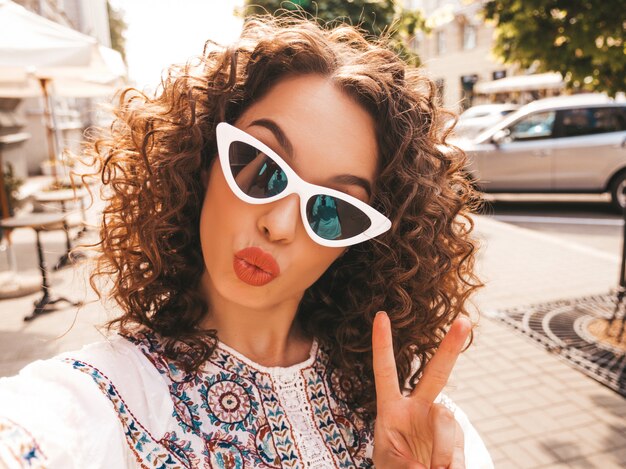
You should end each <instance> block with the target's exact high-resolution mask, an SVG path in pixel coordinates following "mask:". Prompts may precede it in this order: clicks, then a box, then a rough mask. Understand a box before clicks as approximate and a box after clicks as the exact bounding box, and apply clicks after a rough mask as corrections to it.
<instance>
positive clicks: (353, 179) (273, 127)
mask: <svg viewBox="0 0 626 469" xmlns="http://www.w3.org/2000/svg"><path fill="white" fill-rule="evenodd" d="M250 125H251V126H253V125H257V126H259V127H264V128H266V129H267V130H269V131H270V132H272V135H274V138H276V141H277V142H278V144H279V145H280V146H281V147H282V148H283V149H284V150H285V152H286V153H287V156H289V157H290V158H291V159H293V145H292V144H291V141H290V140H289V138H287V135H285V132H283V129H281V128H280V127H279V125H278V124H277V123H276V122H274V121H273V120H271V119H257V120H255V121H252V123H251V124H250ZM330 180H331V182H334V183H337V184H348V185H354V186H359V187H361V188H363V190H365V192H367V196H368V197H372V185H371V184H370V182H369V181H368V180H367V179H365V178H362V177H359V176H355V175H353V174H339V175H337V176H334V177H332V178H331V179H330Z"/></svg>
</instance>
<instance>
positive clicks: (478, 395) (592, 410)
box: [0, 217, 626, 469]
mask: <svg viewBox="0 0 626 469" xmlns="http://www.w3.org/2000/svg"><path fill="white" fill-rule="evenodd" d="M475 220H476V233H477V236H478V238H479V240H480V242H481V244H482V248H481V251H480V256H479V262H478V270H479V273H480V275H481V276H482V278H483V280H484V281H485V282H486V283H487V286H486V288H484V289H483V290H481V291H480V292H479V293H478V294H477V295H475V297H474V304H475V307H476V309H477V310H480V311H481V320H480V325H479V327H478V329H477V333H476V339H475V344H474V346H473V347H472V348H470V350H469V351H468V352H466V353H465V354H464V355H463V356H462V357H461V358H460V361H459V364H458V365H457V367H456V369H455V372H454V375H453V377H452V380H451V382H450V385H449V386H448V390H447V392H448V394H449V395H450V396H451V397H452V398H453V399H454V400H455V401H456V402H457V403H458V404H459V405H460V406H461V407H462V408H463V409H464V410H465V411H466V412H467V414H468V415H469V416H470V419H471V420H472V422H473V423H474V425H475V426H476V428H477V429H478V431H479V432H480V434H481V435H482V436H483V438H484V440H485V442H486V444H487V446H488V448H489V450H490V451H491V454H492V456H493V458H494V461H495V463H496V467H498V468H518V467H519V468H539V467H546V468H559V467H573V468H603V469H606V468H623V467H626V423H625V422H626V399H624V398H622V397H620V396H619V395H617V394H616V393H614V392H613V391H611V390H609V389H607V388H605V387H604V386H602V385H601V384H599V383H597V382H595V381H593V380H592V379H590V378H588V377H586V376H585V375H583V374H581V373H580V372H578V371H576V370H574V369H572V368H571V367H570V366H569V365H567V364H566V363H564V362H563V361H561V360H560V359H559V358H558V357H556V356H554V355H551V354H550V353H549V352H547V351H545V350H543V349H542V348H540V347H539V346H538V345H536V344H535V343H534V342H532V341H531V340H530V339H527V338H526V337H524V336H522V335H521V334H519V333H517V332H515V331H513V330H512V329H509V328H507V327H506V326H504V325H503V324H501V323H499V322H496V321H495V320H493V319H490V318H489V312H490V311H494V310H496V309H501V308H509V307H513V306H520V305H525V304H531V303H537V302H543V301H549V300H555V299H559V298H571V297H577V296H584V295H587V294H595V293H605V292H606V291H607V290H609V289H610V288H612V287H614V286H615V284H616V281H617V278H618V269H619V258H618V254H617V253H616V255H615V256H612V255H610V254H606V253H603V252H601V251H599V250H595V249H593V248H587V247H583V246H580V245H577V244H573V243H568V242H562V241H560V240H557V239H556V238H554V237H551V236H549V235H544V234H538V233H536V232H533V231H530V230H527V229H524V228H518V227H515V226H512V225H508V224H505V223H502V222H498V221H495V220H493V219H490V218H488V217H476V219H475ZM43 236H44V238H43V239H44V246H45V249H46V256H47V257H48V258H49V259H50V263H51V264H53V263H54V261H55V260H56V258H57V257H58V256H59V255H60V254H61V253H62V252H63V237H62V234H61V233H58V232H57V233H45V234H44V235H43ZM90 236H91V239H94V238H95V236H96V234H95V233H92V234H91V235H90ZM87 239H89V237H88V238H87ZM14 244H15V250H16V254H17V257H18V259H19V264H20V270H21V271H22V272H29V271H30V272H31V274H35V275H36V273H37V271H36V257H35V253H34V249H33V246H34V234H33V233H32V232H30V231H28V230H16V231H15V232H14ZM3 262H5V260H4V259H0V269H2V268H4V266H3V264H2V263H3ZM87 268H88V267H87V266H85V267H82V268H77V269H74V270H73V269H66V270H63V271H61V272H58V273H55V274H54V275H53V279H54V283H53V288H54V291H55V292H57V293H60V294H64V295H67V296H71V297H72V298H74V299H85V300H87V301H89V300H95V295H93V294H86V293H84V292H85V291H86V290H87V289H86V286H87V282H86V271H87V270H86V269H87ZM36 298H37V295H31V296H28V297H24V298H19V299H13V300H3V301H0V376H6V375H11V374H14V373H15V372H17V371H18V370H19V369H20V368H21V367H22V366H24V365H25V364H26V363H29V362H30V361H32V360H34V359H37V358H46V357H50V356H52V355H54V354H56V353H58V352H61V351H65V350H72V349H76V348H78V347H80V346H81V345H82V344H84V343H88V342H92V341H94V340H98V338H99V337H100V332H99V331H98V330H97V329H96V328H95V326H94V325H95V324H100V323H102V322H103V321H104V320H105V319H106V318H107V316H106V313H105V309H104V308H103V307H102V306H101V305H100V304H99V303H97V302H95V303H92V304H88V305H87V306H85V307H83V308H81V309H80V310H79V311H78V313H76V311H75V310H71V309H69V310H63V311H59V312H56V313H53V314H50V315H47V316H43V317H41V318H38V319H37V320H35V321H33V322H31V323H23V322H22V317H23V316H24V315H25V314H26V313H28V312H29V311H30V310H31V309H32V303H33V301H34V300H35V299H36Z"/></svg>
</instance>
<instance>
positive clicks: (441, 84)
mask: <svg viewBox="0 0 626 469" xmlns="http://www.w3.org/2000/svg"><path fill="white" fill-rule="evenodd" d="M445 84H446V81H445V80H444V79H443V78H437V79H436V80H435V86H436V87H437V98H438V99H439V105H443V103H444V99H443V96H444V93H445V91H446V90H445Z"/></svg>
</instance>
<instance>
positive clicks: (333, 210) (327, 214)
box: [307, 194, 372, 240]
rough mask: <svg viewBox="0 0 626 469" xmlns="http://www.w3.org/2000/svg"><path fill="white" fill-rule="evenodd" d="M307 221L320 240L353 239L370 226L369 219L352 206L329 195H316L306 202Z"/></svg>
mask: <svg viewBox="0 0 626 469" xmlns="http://www.w3.org/2000/svg"><path fill="white" fill-rule="evenodd" d="M307 221H308V222H309V226H310V227H311V229H312V230H313V231H314V232H315V234H317V235H318V236H319V237H320V238H324V239H328V240H339V239H348V238H353V237H355V236H357V235H360V234H361V233H363V232H364V231H366V230H367V229H368V228H369V227H370V225H371V224H372V222H371V220H370V217H368V216H367V215H366V214H365V213H364V212H363V211H361V210H360V209H359V208H357V207H355V206H354V205H352V204H350V203H348V202H346V201H344V200H342V199H337V198H335V197H333V196H330V195H325V194H318V195H315V196H313V197H311V198H310V199H309V200H308V201H307Z"/></svg>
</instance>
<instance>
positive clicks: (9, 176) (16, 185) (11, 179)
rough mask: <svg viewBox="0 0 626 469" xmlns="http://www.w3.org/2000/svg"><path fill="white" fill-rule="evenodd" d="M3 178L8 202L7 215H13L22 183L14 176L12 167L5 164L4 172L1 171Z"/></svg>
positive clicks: (9, 164)
mask: <svg viewBox="0 0 626 469" xmlns="http://www.w3.org/2000/svg"><path fill="white" fill-rule="evenodd" d="M3 176H4V190H5V192H6V194H7V199H8V202H9V215H13V214H14V212H15V209H16V208H17V206H18V204H19V200H18V195H19V191H20V187H22V184H24V181H23V180H22V179H20V178H18V177H16V176H15V171H14V170H13V165H12V164H11V163H7V164H6V165H5V170H4V171H3Z"/></svg>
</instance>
